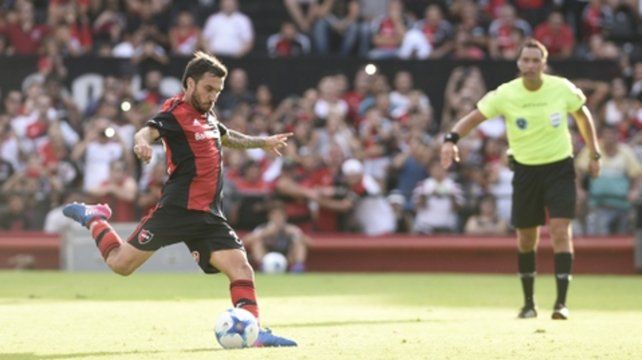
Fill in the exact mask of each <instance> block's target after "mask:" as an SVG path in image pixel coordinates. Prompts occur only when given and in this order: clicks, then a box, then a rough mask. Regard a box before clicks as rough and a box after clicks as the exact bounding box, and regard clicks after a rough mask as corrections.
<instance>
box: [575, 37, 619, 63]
mask: <svg viewBox="0 0 642 360" xmlns="http://www.w3.org/2000/svg"><path fill="white" fill-rule="evenodd" d="M584 57H585V58H587V59H589V60H617V59H619V57H620V49H619V48H618V47H617V45H615V43H614V42H612V41H609V40H605V39H604V36H602V35H601V34H594V35H591V37H590V38H589V41H588V50H587V51H585V55H584Z"/></svg>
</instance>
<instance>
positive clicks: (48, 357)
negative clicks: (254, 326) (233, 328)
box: [0, 348, 224, 360]
mask: <svg viewBox="0 0 642 360" xmlns="http://www.w3.org/2000/svg"><path fill="white" fill-rule="evenodd" d="M223 350H224V349H221V348H203V349H177V350H168V351H159V350H149V351H142V350H133V351H97V352H80V353H67V354H34V353H9V354H0V355H1V356H0V358H2V359H3V360H56V359H74V358H83V357H88V356H97V357H101V356H105V357H110V356H118V355H133V354H141V355H151V354H159V355H160V354H166V353H172V352H182V353H198V352H210V351H223Z"/></svg>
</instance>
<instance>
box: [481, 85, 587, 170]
mask: <svg viewBox="0 0 642 360" xmlns="http://www.w3.org/2000/svg"><path fill="white" fill-rule="evenodd" d="M585 102H586V96H584V94H583V93H582V90H580V89H578V88H577V87H576V86H575V85H573V83H571V82H570V81H568V80H567V79H565V78H562V77H559V76H552V75H546V74H545V75H543V84H542V86H541V87H540V88H539V89H538V90H536V91H530V90H527V89H526V88H525V87H524V83H523V82H522V78H521V77H519V78H517V79H515V80H513V81H509V82H507V83H504V84H502V85H500V86H499V87H498V88H497V89H496V90H494V91H491V92H489V93H488V94H486V96H484V97H483V98H482V99H481V100H479V102H478V103H477V108H478V109H479V111H480V112H481V113H482V114H483V115H484V116H485V117H486V118H494V117H497V116H502V117H503V118H504V121H505V122H506V131H507V135H508V143H509V146H510V149H511V152H512V153H513V156H515V159H516V160H517V161H518V162H519V163H521V164H526V165H542V164H550V163H553V162H556V161H559V160H562V159H565V158H567V157H569V156H571V155H572V153H573V145H572V143H571V134H570V132H569V131H568V116H569V113H570V112H574V111H577V110H578V109H579V108H581V107H582V105H584V103H585Z"/></svg>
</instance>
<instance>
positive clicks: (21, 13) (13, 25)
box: [4, 1, 50, 55]
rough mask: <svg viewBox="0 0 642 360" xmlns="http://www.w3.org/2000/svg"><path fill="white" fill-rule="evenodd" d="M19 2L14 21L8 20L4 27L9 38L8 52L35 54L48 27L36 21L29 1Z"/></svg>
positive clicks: (46, 33)
mask: <svg viewBox="0 0 642 360" xmlns="http://www.w3.org/2000/svg"><path fill="white" fill-rule="evenodd" d="M19 4H20V5H19V6H18V7H17V9H16V11H17V17H16V19H15V21H14V22H9V23H8V24H7V26H6V28H5V29H4V32H5V34H6V36H7V39H9V52H10V53H11V54H15V55H36V54H37V53H38V51H39V50H40V47H41V46H42V42H43V40H44V39H45V37H46V36H47V35H48V34H49V32H50V28H49V26H47V25H43V24H37V23H36V18H35V13H34V7H33V4H32V3H31V2H28V1H23V2H20V3H19Z"/></svg>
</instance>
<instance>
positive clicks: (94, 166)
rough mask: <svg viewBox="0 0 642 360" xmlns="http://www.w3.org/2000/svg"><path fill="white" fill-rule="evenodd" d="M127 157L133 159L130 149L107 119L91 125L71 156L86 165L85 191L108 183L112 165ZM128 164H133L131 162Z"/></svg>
mask: <svg viewBox="0 0 642 360" xmlns="http://www.w3.org/2000/svg"><path fill="white" fill-rule="evenodd" d="M126 154H127V155H126ZM125 156H129V157H130V158H131V154H130V151H129V149H127V148H125V146H124V144H123V142H122V140H121V139H120V137H119V136H118V133H117V132H116V130H115V129H114V128H113V127H112V126H111V123H110V122H109V121H108V120H106V119H97V120H94V122H93V123H91V124H89V126H88V128H87V130H86V133H85V137H84V139H83V141H81V142H80V143H78V144H77V145H76V146H75V147H74V149H73V152H72V154H71V158H72V159H73V160H74V161H76V162H78V163H81V164H84V167H83V169H84V171H83V174H84V179H83V190H84V191H89V190H91V189H94V188H96V187H98V186H99V185H100V184H102V183H103V182H105V181H107V179H108V178H109V173H110V171H109V168H110V165H111V163H112V162H113V161H115V160H120V159H123V158H124V157H125ZM127 163H129V164H131V163H132V162H131V160H130V161H127Z"/></svg>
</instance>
